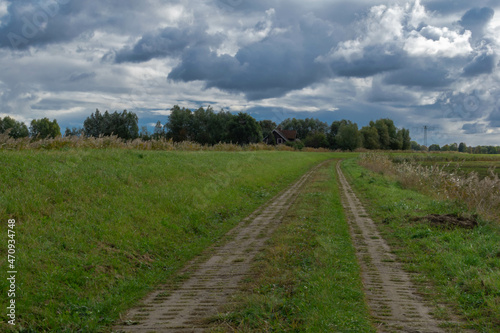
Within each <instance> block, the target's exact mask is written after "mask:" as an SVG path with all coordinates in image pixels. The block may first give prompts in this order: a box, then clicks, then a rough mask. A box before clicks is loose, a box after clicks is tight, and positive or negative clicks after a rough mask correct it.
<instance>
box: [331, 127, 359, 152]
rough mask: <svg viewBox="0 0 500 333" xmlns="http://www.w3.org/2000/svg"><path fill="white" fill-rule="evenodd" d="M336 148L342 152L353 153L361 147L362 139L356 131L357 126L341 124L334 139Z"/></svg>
mask: <svg viewBox="0 0 500 333" xmlns="http://www.w3.org/2000/svg"><path fill="white" fill-rule="evenodd" d="M335 142H336V145H337V146H338V148H340V149H342V150H350V151H354V150H356V149H358V148H359V147H361V145H362V143H363V139H362V136H361V134H360V133H359V130H358V125H357V124H353V123H351V122H349V123H346V124H342V125H341V126H340V128H339V131H338V134H337V136H336V137H335Z"/></svg>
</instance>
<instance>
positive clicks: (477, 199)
mask: <svg viewBox="0 0 500 333" xmlns="http://www.w3.org/2000/svg"><path fill="white" fill-rule="evenodd" d="M360 164H361V165H362V166H364V167H366V168H368V169H370V170H372V171H375V172H379V173H383V174H386V175H392V176H393V177H395V178H396V179H397V180H398V181H399V183H400V184H401V185H402V186H403V187H405V188H411V189H417V190H420V191H424V192H425V193H427V194H432V195H434V196H436V197H439V198H440V199H448V200H458V201H460V202H462V203H464V204H465V205H466V206H467V208H468V209H469V210H471V211H476V212H477V213H479V214H481V215H482V216H484V217H486V218H488V219H491V220H495V221H498V220H499V219H500V178H499V177H498V174H496V173H494V172H491V173H490V176H488V177H484V178H481V177H479V176H478V174H477V173H476V172H471V173H469V174H466V175H462V174H458V173H454V172H452V173H450V172H447V171H445V168H446V165H443V166H437V165H433V166H430V167H426V166H422V165H421V164H418V163H415V162H402V163H398V164H396V163H393V162H392V161H391V160H390V159H389V157H388V156H387V155H384V154H373V153H369V154H362V155H361V156H360Z"/></svg>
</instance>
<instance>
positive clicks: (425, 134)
mask: <svg viewBox="0 0 500 333" xmlns="http://www.w3.org/2000/svg"><path fill="white" fill-rule="evenodd" d="M428 129H429V128H428V127H427V125H426V126H424V146H426V147H427V148H429V146H427V130H428Z"/></svg>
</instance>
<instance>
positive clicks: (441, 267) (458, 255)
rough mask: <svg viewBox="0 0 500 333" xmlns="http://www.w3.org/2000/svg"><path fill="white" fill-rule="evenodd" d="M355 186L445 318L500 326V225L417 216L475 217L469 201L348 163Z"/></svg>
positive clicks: (479, 326) (493, 328)
mask: <svg viewBox="0 0 500 333" xmlns="http://www.w3.org/2000/svg"><path fill="white" fill-rule="evenodd" d="M344 170H345V173H346V175H348V178H349V179H350V182H351V183H352V185H353V187H354V189H355V190H356V191H357V192H359V193H360V194H361V197H362V198H364V199H365V202H366V203H367V208H368V209H369V211H370V214H371V215H372V217H373V218H374V220H375V221H376V222H378V225H379V227H380V228H381V230H382V231H383V233H384V236H385V237H386V238H387V239H388V240H389V241H390V243H391V246H392V248H393V250H395V252H396V254H397V255H398V256H399V258H400V259H401V260H402V261H403V262H404V263H405V268H406V269H407V270H409V271H411V272H413V273H415V279H416V280H417V281H419V282H421V291H422V293H423V294H425V295H426V297H427V298H428V299H429V300H430V301H433V302H434V303H435V305H436V307H437V309H438V310H437V311H436V313H435V315H437V316H438V317H442V318H443V319H450V318H453V312H455V313H458V314H459V315H460V316H461V317H462V318H465V320H466V321H467V326H468V327H470V328H473V329H476V330H477V331H478V332H498V331H499V330H500V319H499V318H500V247H499V244H500V226H499V224H498V223H497V222H496V221H486V220H483V219H479V226H478V227H476V228H474V229H472V230H466V229H460V228H443V227H439V226H436V225H432V224H431V223H429V222H425V221H419V222H416V221H412V220H411V218H412V217H414V216H426V215H428V214H457V215H462V216H470V215H471V212H470V211H469V210H468V209H467V208H466V206H465V204H463V203H460V202H457V201H447V200H438V199H436V198H435V197H432V196H427V195H424V194H421V193H418V192H417V191H414V190H409V189H404V188H402V187H401V184H400V183H399V182H398V181H396V180H393V179H390V178H388V177H385V176H383V175H381V174H380V173H374V172H371V171H368V170H366V169H364V168H362V167H360V166H359V165H358V164H357V163H356V161H355V160H348V161H346V162H345V163H344Z"/></svg>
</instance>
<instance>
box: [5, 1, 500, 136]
mask: <svg viewBox="0 0 500 333" xmlns="http://www.w3.org/2000/svg"><path fill="white" fill-rule="evenodd" d="M499 55H500V0H476V1H473V2H471V1H469V0H455V1H448V0H416V1H415V0H413V1H399V0H375V1H373V0H370V1H367V0H349V1H344V0H328V1H327V0H309V1H298V0H288V1H280V0H252V1H250V0H204V1H202V0H173V1H160V0H142V1H137V0H107V1H101V0H99V1H98V0H85V1H81V0H12V1H8V0H0V116H2V117H4V116H11V117H13V118H15V119H17V120H19V121H23V122H26V124H28V126H29V123H30V122H31V120H32V119H39V118H43V117H48V118H49V119H54V118H55V119H57V121H58V123H59V125H60V126H61V128H62V131H63V132H64V129H65V128H66V127H70V128H71V127H81V126H83V121H84V120H85V118H86V117H88V116H89V115H90V114H91V113H92V112H94V111H95V110H96V109H99V110H101V111H104V110H109V111H112V112H113V111H116V110H117V111H122V110H128V111H132V112H135V113H136V114H137V115H138V116H139V119H140V125H141V126H142V125H147V126H149V127H150V129H151V128H152V126H154V124H155V123H156V122H157V121H158V120H159V121H161V122H162V123H165V122H167V120H168V114H169V110H170V109H171V108H172V107H173V106H174V105H176V104H177V105H179V106H181V107H187V108H190V109H197V108H199V107H200V106H201V107H207V106H209V105H210V106H212V107H213V108H214V110H217V111H218V110H221V109H224V110H226V111H230V112H246V113H249V114H250V115H252V116H253V117H255V118H256V119H258V120H263V119H271V120H273V121H274V122H276V123H280V122H281V121H282V120H284V119H286V118H292V117H295V118H306V117H309V118H318V119H320V120H322V121H325V122H328V123H329V124H330V123H331V122H332V121H334V120H340V119H348V120H351V121H353V122H356V123H357V124H358V125H359V126H360V127H362V126H365V125H367V124H368V123H369V122H370V121H371V120H377V119H380V118H391V119H393V120H394V122H395V124H396V126H397V127H400V128H402V127H404V128H407V129H410V133H411V136H412V139H413V140H415V141H417V142H419V143H420V144H423V143H424V142H423V140H424V126H427V127H428V144H429V145H430V144H440V145H443V144H446V143H453V142H457V143H459V142H465V143H467V144H468V145H500V71H499V65H500V58H499Z"/></svg>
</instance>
